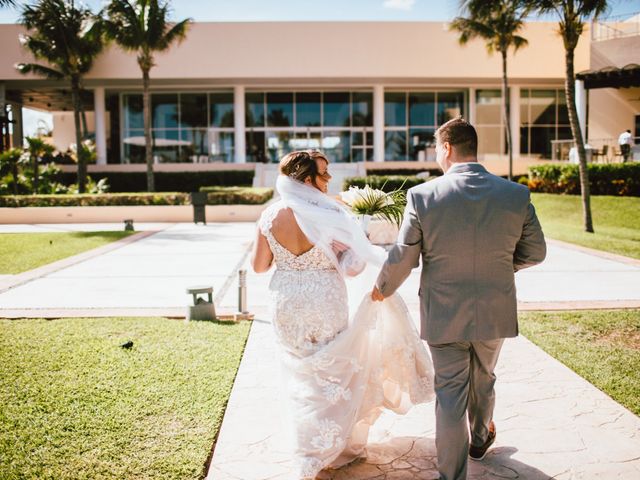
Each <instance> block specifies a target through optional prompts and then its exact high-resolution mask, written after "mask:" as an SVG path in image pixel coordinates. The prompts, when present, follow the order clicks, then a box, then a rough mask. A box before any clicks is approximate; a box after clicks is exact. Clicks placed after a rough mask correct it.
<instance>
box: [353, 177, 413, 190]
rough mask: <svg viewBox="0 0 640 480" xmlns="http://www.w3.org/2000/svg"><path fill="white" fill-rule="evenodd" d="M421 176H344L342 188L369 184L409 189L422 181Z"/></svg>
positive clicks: (381, 187) (375, 186)
mask: <svg viewBox="0 0 640 480" xmlns="http://www.w3.org/2000/svg"><path fill="white" fill-rule="evenodd" d="M424 181H425V180H424V179H423V178H418V177H415V176H413V177H405V176H401V175H368V176H366V177H350V178H345V180H344V183H343V185H342V188H343V189H344V190H348V189H349V187H360V188H364V186H365V185H369V186H370V187H371V188H377V189H381V190H384V191H385V192H390V191H392V190H397V189H399V188H402V189H403V190H409V189H410V188H411V187H415V186H416V185H420V184H421V183H424Z"/></svg>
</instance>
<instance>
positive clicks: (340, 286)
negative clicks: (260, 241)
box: [258, 201, 433, 478]
mask: <svg viewBox="0 0 640 480" xmlns="http://www.w3.org/2000/svg"><path fill="white" fill-rule="evenodd" d="M282 208H286V205H285V204H284V203H283V202H282V201H281V202H278V203H276V204H274V205H272V206H270V207H269V208H267V210H265V212H264V213H263V215H262V217H261V218H260V220H259V223H258V226H259V228H260V231H261V233H262V234H263V235H264V236H265V237H266V239H267V241H268V242H269V246H270V248H271V251H272V252H273V255H274V261H275V264H276V267H277V269H276V271H275V272H274V274H273V277H272V279H271V283H270V285H269V291H270V295H271V308H272V319H273V327H274V329H275V333H276V337H277V339H278V341H279V343H280V345H281V347H282V348H281V352H282V361H281V366H282V378H283V381H284V384H283V396H284V397H285V401H286V402H287V405H286V411H287V413H288V416H289V421H288V425H289V427H290V429H291V432H290V437H291V439H292V441H293V453H294V461H295V464H296V474H297V475H298V478H315V476H316V475H317V474H318V472H320V470H322V469H323V468H327V467H332V468H337V467H340V466H342V465H345V464H346V463H349V462H351V461H352V460H354V459H356V458H357V457H358V456H362V455H363V452H364V447H365V445H366V442H367V436H368V433H369V427H370V426H371V425H372V424H373V423H374V422H375V420H376V419H377V418H378V416H379V415H380V413H381V412H382V409H383V408H387V409H390V410H392V411H394V412H397V413H406V412H407V411H408V410H409V409H410V408H411V406H413V405H415V404H417V403H423V402H427V401H430V400H431V399H432V398H433V370H432V364H431V359H430V357H429V355H428V353H427V351H426V349H425V348H424V346H423V345H422V343H421V340H420V338H419V335H418V333H417V331H416V328H415V326H414V324H413V322H412V320H411V318H410V315H409V312H408V310H407V307H406V305H405V304H404V302H403V301H402V299H401V297H400V296H398V295H397V294H395V295H393V296H392V297H389V298H388V299H386V300H385V301H384V302H373V301H372V300H371V299H370V298H369V295H366V296H365V297H364V299H363V300H362V302H361V304H360V306H359V308H358V309H357V312H356V313H355V315H353V317H352V319H351V321H350V320H349V311H348V301H347V288H346V285H345V281H344V279H343V275H342V274H341V273H340V272H339V271H338V270H337V269H336V265H335V263H334V262H333V261H332V260H331V259H330V258H328V256H327V255H326V254H325V253H324V252H323V251H322V250H321V249H320V248H318V246H317V245H316V246H314V247H313V248H311V249H310V250H308V251H307V252H305V253H302V254H301V255H294V254H293V253H291V252H290V251H289V250H287V249H286V248H285V247H283V246H282V245H281V244H280V243H278V241H277V240H276V238H275V237H274V236H273V233H272V232H271V226H272V221H273V219H274V218H275V217H276V216H277V214H278V212H279V211H280V209H282Z"/></svg>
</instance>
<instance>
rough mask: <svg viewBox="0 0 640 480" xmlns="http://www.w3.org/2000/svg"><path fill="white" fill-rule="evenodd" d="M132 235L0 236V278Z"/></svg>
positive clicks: (41, 234)
mask: <svg viewBox="0 0 640 480" xmlns="http://www.w3.org/2000/svg"><path fill="white" fill-rule="evenodd" d="M130 233H131V232H125V231H119V232H55V233H3V234H0V252H2V255H0V275H9V274H11V275H15V274H16V273H21V272H25V271H27V270H31V269H33V268H37V267H40V266H42V265H46V264H48V263H51V262H55V261H57V260H61V259H63V258H67V257H70V256H72V255H77V254H79V253H82V252H85V251H87V250H91V249H93V248H97V247H101V246H102V245H106V244H107V243H110V242H113V241H115V240H119V239H121V238H123V237H126V236H127V235H129V234H130Z"/></svg>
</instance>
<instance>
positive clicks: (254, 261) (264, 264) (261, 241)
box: [251, 228, 273, 273]
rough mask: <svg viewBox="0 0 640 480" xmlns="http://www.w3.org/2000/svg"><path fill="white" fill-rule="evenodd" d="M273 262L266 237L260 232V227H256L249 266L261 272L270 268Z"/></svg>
mask: <svg viewBox="0 0 640 480" xmlns="http://www.w3.org/2000/svg"><path fill="white" fill-rule="evenodd" d="M272 263H273V252H272V251H271V247H269V242H268V241H267V237H265V236H264V235H263V234H262V233H261V232H260V228H257V229H256V239H255V241H254V242H253V251H252V252H251V266H252V267H253V271H254V272H256V273H263V272H266V271H268V270H269V269H270V268H271V264H272Z"/></svg>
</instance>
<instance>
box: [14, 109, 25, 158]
mask: <svg viewBox="0 0 640 480" xmlns="http://www.w3.org/2000/svg"><path fill="white" fill-rule="evenodd" d="M11 117H12V118H13V120H14V121H15V123H14V124H13V139H12V142H13V147H14V148H22V145H23V143H24V128H23V126H24V124H23V119H22V118H23V117H22V105H19V104H17V103H12V104H11Z"/></svg>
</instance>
